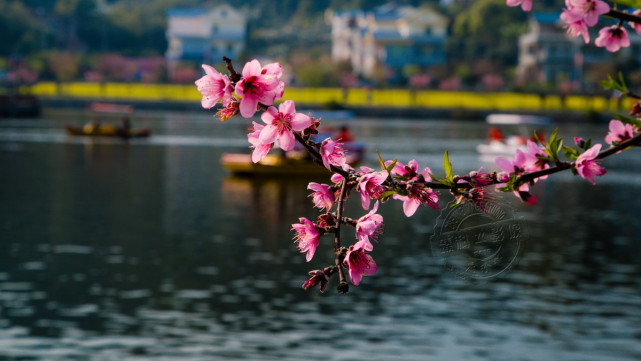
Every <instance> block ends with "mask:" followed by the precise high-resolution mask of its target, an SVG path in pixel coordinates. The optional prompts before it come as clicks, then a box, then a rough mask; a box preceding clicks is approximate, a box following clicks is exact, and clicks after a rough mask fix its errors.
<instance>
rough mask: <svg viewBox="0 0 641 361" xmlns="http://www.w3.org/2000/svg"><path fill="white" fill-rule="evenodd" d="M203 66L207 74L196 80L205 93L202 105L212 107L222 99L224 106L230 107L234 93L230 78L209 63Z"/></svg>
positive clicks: (202, 92)
mask: <svg viewBox="0 0 641 361" xmlns="http://www.w3.org/2000/svg"><path fill="white" fill-rule="evenodd" d="M202 67H203V69H205V76H203V77H202V78H200V79H198V80H196V87H197V88H198V91H199V92H200V93H201V94H202V95H203V99H202V101H201V105H202V106H203V108H205V109H211V108H212V107H213V106H214V105H216V103H218V101H219V100H222V102H223V106H225V107H228V106H229V105H230V103H231V93H232V88H231V82H230V81H229V78H228V77H227V75H222V74H220V73H219V72H218V70H216V69H214V68H212V67H211V66H209V65H206V64H203V65H202Z"/></svg>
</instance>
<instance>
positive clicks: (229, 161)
mask: <svg viewBox="0 0 641 361" xmlns="http://www.w3.org/2000/svg"><path fill="white" fill-rule="evenodd" d="M345 150H346V152H347V154H346V158H347V163H348V164H349V165H351V166H356V165H357V164H358V163H360V161H361V160H362V158H363V154H364V152H363V151H364V148H362V145H361V144H360V143H356V142H355V144H351V145H350V144H348V145H346V146H345ZM221 163H222V165H223V167H224V168H225V169H226V170H228V171H229V172H231V173H232V174H234V175H239V176H257V175H261V176H291V177H295V176H298V177H311V178H313V177H316V178H318V177H329V176H330V175H331V172H330V171H329V170H327V168H325V167H324V166H323V165H322V164H318V163H315V162H314V161H313V160H312V159H311V158H310V157H309V156H308V154H307V151H306V150H293V151H289V152H287V153H285V154H281V155H276V154H268V155H266V156H265V158H263V159H262V160H261V161H260V162H258V163H254V162H252V159H251V154H238V153H224V154H223V155H222V157H221Z"/></svg>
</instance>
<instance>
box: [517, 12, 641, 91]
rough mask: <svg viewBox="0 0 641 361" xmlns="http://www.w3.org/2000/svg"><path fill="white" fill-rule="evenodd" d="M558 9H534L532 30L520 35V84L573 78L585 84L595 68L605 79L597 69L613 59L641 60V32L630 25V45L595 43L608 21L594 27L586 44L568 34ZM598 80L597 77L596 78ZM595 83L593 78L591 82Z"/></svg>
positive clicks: (605, 68) (609, 64)
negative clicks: (613, 48)
mask: <svg viewBox="0 0 641 361" xmlns="http://www.w3.org/2000/svg"><path fill="white" fill-rule="evenodd" d="M559 16H560V14H559V13H533V14H532V16H531V17H530V20H529V23H528V24H529V25H528V26H529V31H528V32H527V33H526V34H523V35H521V36H520V37H519V42H518V46H519V59H518V66H517V68H516V82H517V83H519V84H538V85H541V84H550V85H552V84H559V83H563V82H571V83H573V84H574V87H575V88H583V84H584V82H585V76H586V74H589V73H590V72H595V73H597V74H598V75H597V76H596V78H600V79H603V78H604V77H605V76H603V75H602V74H600V72H599V71H598V69H603V72H604V73H605V74H607V73H609V72H610V70H612V69H610V68H612V67H613V64H614V61H615V60H616V61H618V62H619V63H622V62H626V61H627V62H629V61H633V62H636V63H637V64H638V63H639V62H640V60H641V36H640V35H638V34H636V33H635V32H634V31H631V30H630V29H628V36H629V38H630V47H629V48H622V49H621V50H620V51H619V52H617V53H616V56H617V58H618V59H615V58H614V57H613V54H612V53H609V52H607V51H605V49H603V48H597V47H596V46H595V45H594V39H596V37H597V36H598V34H597V32H598V30H599V29H601V28H602V27H603V26H605V25H598V26H596V27H594V28H593V29H592V33H591V34H590V38H591V41H590V43H588V44H585V42H584V41H583V38H582V37H578V38H574V37H570V36H569V35H568V34H567V31H566V29H565V28H564V23H563V21H561V19H560V18H559ZM595 81H596V80H595ZM591 83H592V82H591Z"/></svg>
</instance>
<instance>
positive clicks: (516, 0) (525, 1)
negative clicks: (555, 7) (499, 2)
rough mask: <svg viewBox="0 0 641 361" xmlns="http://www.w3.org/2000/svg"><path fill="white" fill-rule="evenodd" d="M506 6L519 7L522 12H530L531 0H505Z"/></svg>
mask: <svg viewBox="0 0 641 361" xmlns="http://www.w3.org/2000/svg"><path fill="white" fill-rule="evenodd" d="M505 3H506V4H507V6H519V5H521V9H522V10H523V11H530V10H532V0H506V2H505Z"/></svg>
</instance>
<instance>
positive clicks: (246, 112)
mask: <svg viewBox="0 0 641 361" xmlns="http://www.w3.org/2000/svg"><path fill="white" fill-rule="evenodd" d="M257 107H258V99H257V98H256V97H253V96H250V95H247V94H246V95H245V96H244V97H243V98H242V99H241V100H240V115H242V116H243V117H244V118H251V117H252V116H253V115H254V114H255V113H256V108H257Z"/></svg>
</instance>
